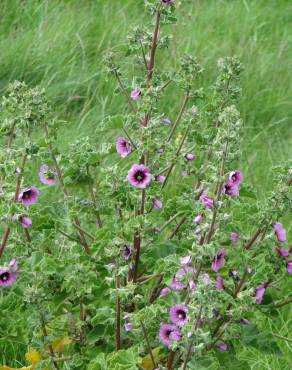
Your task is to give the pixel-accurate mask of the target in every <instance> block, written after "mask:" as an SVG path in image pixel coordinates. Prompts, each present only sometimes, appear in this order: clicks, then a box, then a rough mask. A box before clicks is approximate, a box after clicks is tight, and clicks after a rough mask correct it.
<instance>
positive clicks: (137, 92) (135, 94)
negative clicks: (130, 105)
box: [131, 89, 142, 100]
mask: <svg viewBox="0 0 292 370" xmlns="http://www.w3.org/2000/svg"><path fill="white" fill-rule="evenodd" d="M141 94H142V93H141V90H139V89H136V90H133V91H132V92H131V99H132V100H137V99H138V98H139V96H140V95H141Z"/></svg>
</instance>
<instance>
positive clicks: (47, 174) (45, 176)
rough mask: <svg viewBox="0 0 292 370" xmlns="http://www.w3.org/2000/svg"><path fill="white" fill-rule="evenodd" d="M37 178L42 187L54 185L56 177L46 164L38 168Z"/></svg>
mask: <svg viewBox="0 0 292 370" xmlns="http://www.w3.org/2000/svg"><path fill="white" fill-rule="evenodd" d="M39 178H40V181H41V183H42V184H44V185H49V186H52V185H55V183H56V176H55V173H54V171H52V169H51V168H50V167H49V166H47V165H46V164H44V165H42V166H41V167H40V172H39Z"/></svg>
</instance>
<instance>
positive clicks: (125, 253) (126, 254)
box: [123, 244, 132, 260]
mask: <svg viewBox="0 0 292 370" xmlns="http://www.w3.org/2000/svg"><path fill="white" fill-rule="evenodd" d="M131 256H132V248H131V247H130V246H129V245H127V244H126V245H125V246H124V251H123V257H124V259H125V260H128V259H129V258H130V257H131Z"/></svg>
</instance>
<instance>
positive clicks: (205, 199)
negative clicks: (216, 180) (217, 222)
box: [200, 189, 214, 208]
mask: <svg viewBox="0 0 292 370" xmlns="http://www.w3.org/2000/svg"><path fill="white" fill-rule="evenodd" d="M208 191H209V189H205V190H204V191H203V192H202V194H201V196H200V201H201V202H202V203H203V205H204V206H205V207H206V208H213V203H214V201H213V199H212V198H210V197H207V194H208Z"/></svg>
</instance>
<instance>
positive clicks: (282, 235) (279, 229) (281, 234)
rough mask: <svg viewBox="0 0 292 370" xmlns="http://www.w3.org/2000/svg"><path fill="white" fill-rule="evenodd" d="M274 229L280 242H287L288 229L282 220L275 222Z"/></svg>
mask: <svg viewBox="0 0 292 370" xmlns="http://www.w3.org/2000/svg"><path fill="white" fill-rule="evenodd" d="M274 230H275V233H276V236H277V239H278V242H280V243H286V241H287V240H286V230H285V229H284V227H283V225H282V224H281V223H280V222H277V223H275V224H274Z"/></svg>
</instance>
